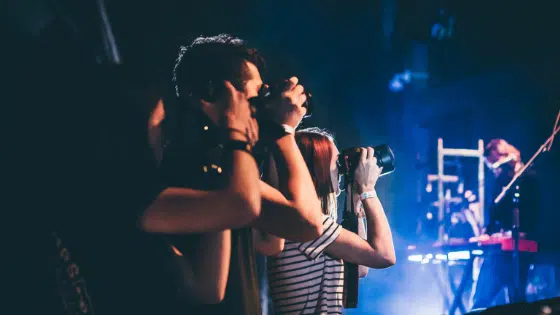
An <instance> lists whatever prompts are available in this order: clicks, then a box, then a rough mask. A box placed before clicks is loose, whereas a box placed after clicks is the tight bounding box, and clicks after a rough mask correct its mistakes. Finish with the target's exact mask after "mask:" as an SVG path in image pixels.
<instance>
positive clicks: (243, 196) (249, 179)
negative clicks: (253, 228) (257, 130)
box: [141, 150, 261, 234]
mask: <svg viewBox="0 0 560 315" xmlns="http://www.w3.org/2000/svg"><path fill="white" fill-rule="evenodd" d="M232 154H233V157H232V165H231V168H232V171H231V173H230V175H229V176H230V179H229V184H228V186H227V187H226V188H225V189H222V190H219V191H202V190H195V189H190V188H181V187H169V188H167V189H165V190H164V191H162V192H161V193H160V195H159V196H158V197H157V198H156V200H154V202H152V204H151V205H150V206H149V207H148V209H146V211H145V212H144V213H143V215H142V217H141V226H142V228H143V229H144V230H146V231H149V232H155V233H170V234H177V233H204V232H211V231H219V230H223V229H228V228H236V227H241V226H245V225H247V224H249V223H250V222H251V221H253V220H254V219H255V218H256V217H257V216H258V215H259V214H260V208H261V200H260V199H261V198H260V191H259V174H258V169H257V166H256V162H255V160H254V159H253V157H252V156H251V155H250V154H249V153H247V152H244V151H241V150H235V151H233V152H232Z"/></svg>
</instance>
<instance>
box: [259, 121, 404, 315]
mask: <svg viewBox="0 0 560 315" xmlns="http://www.w3.org/2000/svg"><path fill="white" fill-rule="evenodd" d="M296 142H297V144H298V147H299V149H300V151H301V153H302V155H303V157H304V159H305V161H306V164H307V167H308V168H309V172H310V173H311V176H312V179H313V182H314V184H315V190H316V192H317V195H318V197H319V199H320V200H321V210H322V213H323V234H322V235H321V236H320V237H319V238H317V239H315V240H312V241H309V242H305V243H300V242H292V241H289V240H286V241H285V243H284V244H283V245H284V246H283V251H282V252H281V253H280V254H279V255H277V256H274V257H270V258H269V268H268V272H269V284H270V291H271V295H272V299H273V301H274V308H275V310H276V313H277V314H286V313H290V314H291V313H294V314H327V313H328V314H337V313H338V314H342V291H343V277H344V264H343V260H344V261H348V262H351V263H355V264H358V265H363V266H366V267H363V268H361V271H360V275H361V276H365V275H366V274H367V267H370V268H377V269H380V268H387V267H390V266H392V265H394V264H395V260H396V258H395V250H394V247H393V240H392V236H391V230H390V227H389V223H388V221H387V218H386V216H385V213H384V210H383V206H382V205H381V203H380V201H379V198H377V194H376V192H375V184H376V182H377V179H378V178H379V175H380V174H381V168H379V167H378V166H377V160H376V158H375V156H374V154H373V153H374V151H373V149H372V148H363V149H362V155H361V158H360V162H359V164H358V166H357V168H356V172H355V175H354V176H355V182H356V188H357V193H356V194H354V196H352V200H353V202H354V203H355V207H354V208H355V209H356V213H357V215H358V217H359V218H360V220H359V221H360V223H359V230H360V232H361V233H360V235H357V234H354V233H352V232H350V231H347V230H345V229H344V228H342V226H340V225H339V224H338V223H336V213H337V203H336V197H337V196H338V195H339V194H340V187H339V182H340V178H341V177H340V175H339V172H338V165H337V160H338V154H339V152H338V149H337V148H336V146H335V144H334V139H333V137H332V136H331V135H329V134H328V133H327V132H326V131H324V130H321V129H318V128H310V129H304V130H301V131H298V132H297V133H296ZM364 221H365V223H364ZM365 227H367V229H365ZM366 230H367V240H366V239H364V238H366V233H365V231H366ZM280 241H281V242H283V240H280ZM364 271H365V272H364Z"/></svg>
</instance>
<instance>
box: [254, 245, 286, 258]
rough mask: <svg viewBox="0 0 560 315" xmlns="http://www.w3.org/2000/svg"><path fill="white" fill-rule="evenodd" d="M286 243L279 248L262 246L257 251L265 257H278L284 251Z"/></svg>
mask: <svg viewBox="0 0 560 315" xmlns="http://www.w3.org/2000/svg"><path fill="white" fill-rule="evenodd" d="M283 243H284V242H282V244H279V245H277V246H261V247H258V248H257V251H258V252H259V253H261V254H262V255H264V256H276V255H278V254H280V253H281V252H282V251H283V250H284V244H283Z"/></svg>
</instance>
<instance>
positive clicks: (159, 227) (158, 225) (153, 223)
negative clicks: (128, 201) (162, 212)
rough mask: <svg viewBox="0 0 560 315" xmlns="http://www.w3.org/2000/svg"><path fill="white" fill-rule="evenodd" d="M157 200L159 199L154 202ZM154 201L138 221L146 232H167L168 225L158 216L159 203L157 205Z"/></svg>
mask: <svg viewBox="0 0 560 315" xmlns="http://www.w3.org/2000/svg"><path fill="white" fill-rule="evenodd" d="M156 202H157V201H155V202H154V203H156ZM154 203H152V205H150V206H149V207H148V209H146V211H144V213H143V214H142V216H141V217H140V219H139V221H138V225H139V226H140V229H141V230H143V231H144V232H148V233H166V232H167V230H168V228H167V225H166V224H165V223H164V221H163V220H162V219H161V218H160V217H159V216H158V213H157V211H156V209H155V208H156V207H157V205H155V204H154Z"/></svg>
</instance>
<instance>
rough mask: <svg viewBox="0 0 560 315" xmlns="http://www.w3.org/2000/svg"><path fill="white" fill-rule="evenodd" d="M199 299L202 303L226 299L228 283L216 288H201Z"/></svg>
mask: <svg viewBox="0 0 560 315" xmlns="http://www.w3.org/2000/svg"><path fill="white" fill-rule="evenodd" d="M198 291H199V292H198V294H197V296H198V300H199V302H200V303H202V304H219V303H221V302H223V301H224V298H225V296H226V285H225V284H224V285H223V286H222V285H220V286H217V287H214V288H199V290H198Z"/></svg>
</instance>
